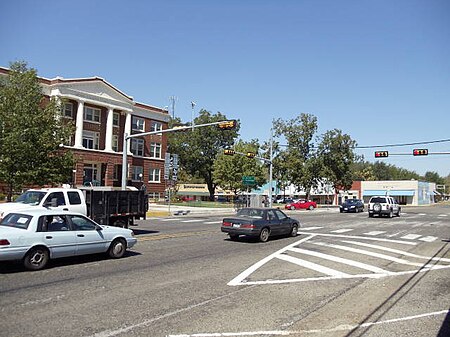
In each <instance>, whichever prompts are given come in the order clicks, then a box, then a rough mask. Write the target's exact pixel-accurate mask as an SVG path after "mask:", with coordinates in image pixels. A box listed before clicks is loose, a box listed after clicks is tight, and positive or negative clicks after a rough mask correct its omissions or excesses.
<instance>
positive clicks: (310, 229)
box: [301, 227, 323, 231]
mask: <svg viewBox="0 0 450 337" xmlns="http://www.w3.org/2000/svg"><path fill="white" fill-rule="evenodd" d="M321 228H323V227H302V228H301V230H302V231H313V230H316V229H321Z"/></svg>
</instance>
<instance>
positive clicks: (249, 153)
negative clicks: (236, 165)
mask: <svg viewBox="0 0 450 337" xmlns="http://www.w3.org/2000/svg"><path fill="white" fill-rule="evenodd" d="M246 156H247V158H255V156H256V153H254V152H247V154H246Z"/></svg>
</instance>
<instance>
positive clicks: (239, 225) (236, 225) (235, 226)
mask: <svg viewBox="0 0 450 337" xmlns="http://www.w3.org/2000/svg"><path fill="white" fill-rule="evenodd" d="M233 227H234V228H240V227H241V224H238V223H234V224H233Z"/></svg>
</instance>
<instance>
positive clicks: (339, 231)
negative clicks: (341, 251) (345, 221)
mask: <svg viewBox="0 0 450 337" xmlns="http://www.w3.org/2000/svg"><path fill="white" fill-rule="evenodd" d="M353 230H355V229H354V228H342V229H336V230H335V231H331V233H338V234H341V233H347V232H351V231H353Z"/></svg>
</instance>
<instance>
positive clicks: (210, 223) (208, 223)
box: [205, 221, 222, 225]
mask: <svg viewBox="0 0 450 337" xmlns="http://www.w3.org/2000/svg"><path fill="white" fill-rule="evenodd" d="M218 223H222V221H208V222H205V224H207V225H212V224H218Z"/></svg>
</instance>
